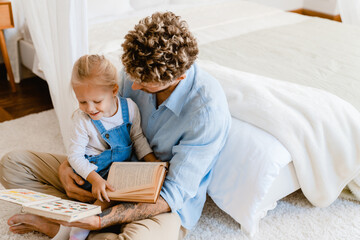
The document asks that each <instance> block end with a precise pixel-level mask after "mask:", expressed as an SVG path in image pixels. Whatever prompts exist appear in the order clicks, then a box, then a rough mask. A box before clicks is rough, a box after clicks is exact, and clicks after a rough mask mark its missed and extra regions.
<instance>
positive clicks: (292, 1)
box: [249, 0, 304, 11]
mask: <svg viewBox="0 0 360 240" xmlns="http://www.w3.org/2000/svg"><path fill="white" fill-rule="evenodd" d="M249 1H252V2H257V3H260V4H264V5H267V6H271V7H276V8H280V9H282V10H285V11H291V10H296V9H301V8H304V0H249Z"/></svg>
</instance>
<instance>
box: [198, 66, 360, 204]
mask: <svg viewBox="0 0 360 240" xmlns="http://www.w3.org/2000/svg"><path fill="white" fill-rule="evenodd" d="M200 65H201V67H202V68H204V69H205V70H207V71H208V72H209V73H211V74H212V75H213V76H215V77H216V78H217V79H218V80H219V81H220V82H221V84H222V86H223V88H224V90H225V93H226V96H227V98H228V102H229V107H230V111H231V114H232V116H234V117H235V118H238V119H241V120H243V121H246V122H248V123H251V124H253V125H255V126H257V127H259V128H261V129H263V130H265V131H267V132H269V133H270V134H271V135H273V136H274V137H276V138H277V139H278V140H279V141H280V142H281V143H282V144H283V145H284V146H285V147H286V149H287V150H288V151H289V152H290V154H291V157H292V160H293V163H294V166H295V170H296V174H297V177H298V180H299V183H300V186H301V189H302V191H303V192H304V194H305V196H306V197H307V199H308V200H309V201H310V202H311V203H312V204H313V205H315V206H320V207H325V206H328V205H329V204H331V203H332V202H333V201H334V200H335V199H336V198H337V197H338V196H339V194H340V192H341V191H342V189H343V188H344V187H345V185H346V184H347V183H349V181H350V180H352V179H353V178H354V177H356V176H357V175H358V174H359V172H360V124H359V123H360V112H359V111H358V110H357V109H355V108H354V107H353V106H352V105H351V104H349V103H348V102H346V101H344V100H342V99H341V98H339V97H337V96H335V95H333V94H330V93H328V92H326V91H323V90H320V89H316V88H312V87H306V86H301V85H298V84H294V83H289V82H284V81H279V80H274V79H271V78H267V77H263V76H259V75H254V74H249V73H245V72H240V71H237V70H234V69H230V68H226V67H223V66H220V65H218V64H216V63H213V62H201V64H200ZM354 91H356V90H354Z"/></svg>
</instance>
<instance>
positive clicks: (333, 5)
mask: <svg viewBox="0 0 360 240" xmlns="http://www.w3.org/2000/svg"><path fill="white" fill-rule="evenodd" d="M304 8H305V9H309V10H312V11H316V12H321V13H326V14H329V15H333V16H335V15H338V14H339V9H338V7H337V0H304Z"/></svg>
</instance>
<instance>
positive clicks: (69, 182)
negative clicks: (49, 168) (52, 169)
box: [59, 161, 95, 202]
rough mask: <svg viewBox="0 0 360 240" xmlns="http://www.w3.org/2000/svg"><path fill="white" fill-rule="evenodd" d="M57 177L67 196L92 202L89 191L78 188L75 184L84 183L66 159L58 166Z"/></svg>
mask: <svg viewBox="0 0 360 240" xmlns="http://www.w3.org/2000/svg"><path fill="white" fill-rule="evenodd" d="M59 179H60V181H61V183H62V185H63V187H64V189H65V191H66V195H67V196H68V197H69V198H73V199H77V200H79V201H81V202H93V201H94V200H95V199H94V198H93V196H92V194H91V192H89V191H86V190H84V189H82V188H80V187H79V186H78V185H76V183H77V184H79V185H82V184H84V180H83V179H82V178H81V177H80V176H79V175H77V174H76V173H75V172H74V171H73V169H72V167H71V166H70V164H69V162H68V161H64V162H63V163H62V164H61V165H60V167H59Z"/></svg>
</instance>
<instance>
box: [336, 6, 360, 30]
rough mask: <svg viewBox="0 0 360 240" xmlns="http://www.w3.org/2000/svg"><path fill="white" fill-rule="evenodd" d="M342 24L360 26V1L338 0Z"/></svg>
mask: <svg viewBox="0 0 360 240" xmlns="http://www.w3.org/2000/svg"><path fill="white" fill-rule="evenodd" d="M338 5H339V11H340V16H341V20H342V22H343V23H348V24H354V25H358V26H360V0H338Z"/></svg>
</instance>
